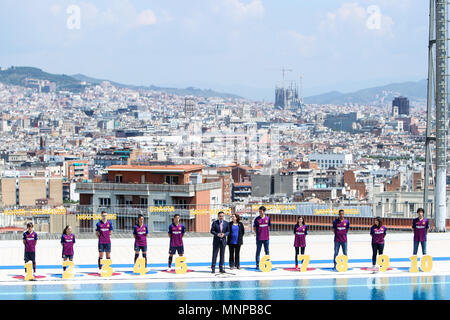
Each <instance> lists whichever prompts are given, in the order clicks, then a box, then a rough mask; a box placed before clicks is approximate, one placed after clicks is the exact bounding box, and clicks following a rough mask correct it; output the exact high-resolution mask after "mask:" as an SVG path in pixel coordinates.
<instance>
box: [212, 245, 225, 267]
mask: <svg viewBox="0 0 450 320" xmlns="http://www.w3.org/2000/svg"><path fill="white" fill-rule="evenodd" d="M225 246H226V243H225V242H223V241H214V242H213V254H212V262H211V269H213V270H214V269H215V268H216V261H217V253H218V252H219V251H220V260H219V269H220V270H224V265H225Z"/></svg>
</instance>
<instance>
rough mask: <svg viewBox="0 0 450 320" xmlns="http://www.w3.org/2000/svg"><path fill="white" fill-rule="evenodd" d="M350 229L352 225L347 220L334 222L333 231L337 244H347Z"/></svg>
mask: <svg viewBox="0 0 450 320" xmlns="http://www.w3.org/2000/svg"><path fill="white" fill-rule="evenodd" d="M349 227H350V223H349V222H348V220H347V219H344V220H342V221H341V220H339V219H336V220H334V221H333V229H334V230H335V233H334V241H335V242H347V232H348V228H349Z"/></svg>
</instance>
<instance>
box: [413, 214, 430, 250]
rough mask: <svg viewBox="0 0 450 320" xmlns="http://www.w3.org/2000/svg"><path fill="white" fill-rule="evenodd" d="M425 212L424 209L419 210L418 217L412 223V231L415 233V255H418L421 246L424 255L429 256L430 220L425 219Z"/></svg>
mask: <svg viewBox="0 0 450 320" xmlns="http://www.w3.org/2000/svg"><path fill="white" fill-rule="evenodd" d="M424 213H425V211H424V210H423V209H422V208H419V209H417V214H418V217H417V218H415V219H414V220H413V222H412V229H413V231H414V246H413V255H417V250H418V249H419V244H420V245H421V246H422V254H423V255H426V254H427V232H428V229H429V228H430V224H429V222H428V219H425V218H424V216H423V215H424Z"/></svg>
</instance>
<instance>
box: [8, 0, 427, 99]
mask: <svg viewBox="0 0 450 320" xmlns="http://www.w3.org/2000/svg"><path fill="white" fill-rule="evenodd" d="M73 5H75V6H77V7H78V8H79V9H80V21H79V22H80V23H79V26H77V24H76V21H69V20H70V18H73V15H74V14H75V13H76V12H75V11H70V10H69V8H70V6H73ZM3 6H4V9H5V10H3V11H2V13H1V14H2V22H0V23H2V24H4V26H3V28H2V31H1V32H2V38H3V39H4V48H5V50H3V52H2V53H1V55H0V58H1V60H2V64H1V65H2V67H9V66H11V65H15V66H19V65H23V66H25V65H29V66H36V67H38V68H42V69H44V70H47V71H48V72H52V73H64V74H74V73H83V74H86V75H89V76H91V77H96V78H104V79H108V80H111V81H117V82H121V83H130V84H136V85H157V86H172V87H187V86H195V87H200V88H205V89H207V88H211V89H213V90H218V91H227V92H231V93H236V94H240V95H245V94H242V92H247V93H248V94H247V96H248V95H249V94H250V95H259V96H261V97H262V96H264V95H266V97H267V98H270V100H273V98H274V97H273V89H274V87H275V85H276V84H277V82H280V81H281V68H282V67H283V66H287V67H289V68H291V69H293V72H292V73H290V74H288V77H287V79H292V80H297V79H298V77H297V76H298V75H299V74H300V73H301V74H302V75H303V84H304V85H303V89H304V96H308V95H313V94H318V93H323V92H326V91H331V90H339V91H351V90H357V89H362V88H364V87H368V86H375V85H383V84H387V83H389V82H397V81H417V80H421V79H424V78H426V76H425V75H426V63H425V62H424V61H426V47H427V46H426V43H427V34H428V30H427V29H428V26H427V19H426V16H425V15H423V12H424V11H425V10H427V7H426V4H425V3H420V2H419V1H416V0H402V1H395V3H391V2H389V1H357V2H350V1H333V2H330V1H326V2H321V3H307V2H301V3H295V2H293V1H286V2H283V3H282V4H280V3H275V2H272V1H262V0H253V1H238V0H222V1H219V0H217V1H208V2H204V1H203V2H202V1H200V2H196V3H194V4H192V3H189V4H186V3H183V2H171V3H161V2H159V3H158V2H155V3H152V4H147V3H145V2H142V1H120V2H119V1H112V2H105V1H97V2H95V3H94V2H89V1H77V2H74V1H61V2H55V1H42V2H39V4H36V3H33V2H31V1H28V2H27V1H26V2H22V3H21V5H17V3H14V2H12V1H6V2H5V3H4V4H3ZM72 9H73V8H72ZM377 10H378V11H377ZM377 14H379V19H378V20H377V19H374V15H375V16H376V15H377ZM377 21H378V22H379V24H377ZM70 23H72V25H70ZM77 27H79V28H77ZM237 79H238V80H237ZM267 98H266V100H267Z"/></svg>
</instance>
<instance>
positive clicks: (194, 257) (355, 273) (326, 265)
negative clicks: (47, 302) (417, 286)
mask: <svg viewBox="0 0 450 320" xmlns="http://www.w3.org/2000/svg"><path fill="white" fill-rule="evenodd" d="M412 237H413V235H412V233H389V234H388V235H387V236H386V240H385V241H386V244H385V249H384V254H386V255H388V256H389V258H390V268H392V270H389V271H386V272H374V271H367V270H362V269H361V268H367V267H371V265H372V263H371V257H372V248H371V238H370V235H368V234H349V235H348V258H349V268H350V269H349V270H348V271H346V272H334V271H331V268H332V267H333V262H332V259H333V250H334V245H333V235H332V234H329V235H324V234H316V235H314V234H310V235H308V236H307V247H306V252H305V254H307V255H310V259H311V261H310V264H309V266H308V267H309V268H313V269H314V270H310V271H307V272H298V271H287V270H284V269H283V268H292V267H294V255H295V251H294V247H293V241H294V237H293V235H292V236H291V235H286V236H271V238H270V259H271V261H272V264H273V266H272V267H273V268H274V270H272V271H271V272H260V271H256V270H252V269H250V268H253V269H254V268H255V251H256V244H255V236H254V235H247V236H245V237H244V245H243V246H242V247H241V270H237V269H233V270H230V269H229V268H228V264H227V263H226V269H225V270H226V273H225V274H219V273H218V269H219V268H218V261H217V263H216V273H215V274H211V269H210V264H211V256H212V236H211V237H185V238H184V249H185V257H186V264H187V266H188V270H193V271H194V272H188V273H186V274H175V273H167V272H162V271H163V270H165V269H167V258H168V247H169V238H149V239H148V253H147V256H148V267H149V270H150V274H147V275H144V276H141V275H136V274H133V273H132V270H133V267H132V264H133V259H134V249H133V244H134V239H132V238H125V239H124V238H120V239H114V238H113V239H112V240H111V241H112V252H111V260H112V267H113V270H114V272H115V273H118V274H117V275H114V276H112V277H108V278H105V277H99V276H96V275H92V273H97V272H98V268H97V267H96V266H97V259H98V252H97V240H95V239H79V240H77V242H76V244H75V255H74V263H75V273H76V274H77V276H76V277H75V278H74V279H64V280H62V279H61V278H60V277H61V272H62V267H61V263H62V259H61V245H60V243H59V241H58V240H38V244H37V247H36V262H37V272H36V275H38V276H42V278H41V277H39V279H36V280H35V281H32V282H31V283H33V284H40V283H49V282H50V281H52V282H54V281H58V282H64V283H66V282H68V283H69V282H71V283H81V282H82V283H97V282H103V281H108V282H117V281H120V282H186V281H233V280H264V279H267V280H274V279H301V278H308V279H313V278H346V277H386V276H389V277H391V276H393V277H396V276H408V275H413V274H414V275H417V276H431V275H450V233H429V234H428V242H427V251H428V252H427V255H430V256H431V257H433V268H432V270H431V271H430V272H419V273H410V272H409V267H411V261H410V260H409V257H411V256H412V246H413V241H412ZM421 252H422V251H421V248H420V247H419V253H418V257H419V263H418V267H419V268H420V257H421V256H422V253H421ZM228 253H229V252H228V248H227V249H226V254H225V261H226V262H228ZM340 254H342V252H340ZM23 255H24V248H23V243H22V241H21V240H2V241H0V283H1V284H2V285H6V284H18V283H20V282H22V283H25V282H27V283H30V282H29V281H24V280H23V279H16V278H14V276H19V275H20V276H23V275H24V268H23V265H24V261H23ZM263 256H264V249H262V252H261V258H262V257H263ZM176 257H177V256H174V262H173V266H174V264H175V258H176ZM90 274H91V275H90Z"/></svg>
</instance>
